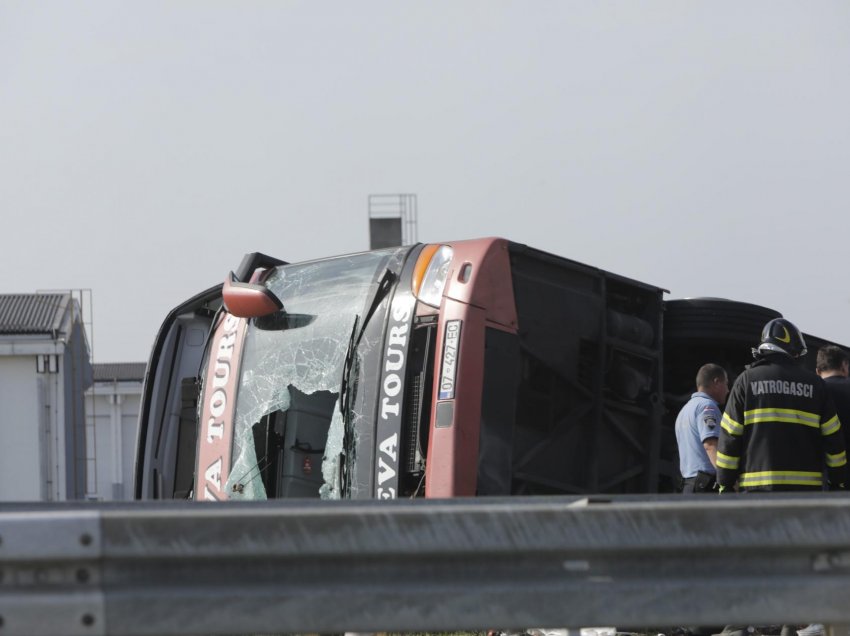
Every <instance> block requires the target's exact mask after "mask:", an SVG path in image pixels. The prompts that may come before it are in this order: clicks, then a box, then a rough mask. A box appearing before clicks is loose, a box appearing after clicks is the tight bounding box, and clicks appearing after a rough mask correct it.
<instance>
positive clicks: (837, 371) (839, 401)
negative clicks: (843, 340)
mask: <svg viewBox="0 0 850 636" xmlns="http://www.w3.org/2000/svg"><path fill="white" fill-rule="evenodd" d="M816 370H817V372H818V375H819V376H820V377H821V378H823V381H824V382H826V390H827V391H829V394H830V396H832V401H833V402H834V403H835V410H836V412H837V413H838V419H839V420H841V430H842V431H844V445H845V446H846V447H847V448H850V378H848V377H847V376H848V375H850V356H848V355H847V352H846V351H844V349H842V348H841V347H837V346H835V345H826V346H823V347H821V348H820V349H819V350H818V358H817V366H816Z"/></svg>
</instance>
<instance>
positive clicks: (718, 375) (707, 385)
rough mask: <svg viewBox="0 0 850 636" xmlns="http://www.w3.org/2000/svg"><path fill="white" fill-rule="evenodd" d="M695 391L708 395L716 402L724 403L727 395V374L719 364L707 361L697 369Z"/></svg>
mask: <svg viewBox="0 0 850 636" xmlns="http://www.w3.org/2000/svg"><path fill="white" fill-rule="evenodd" d="M697 391H702V392H703V393H705V394H706V395H709V396H710V397H711V399H713V400H714V401H715V402H717V403H718V404H725V403H726V397H727V396H728V395H729V376H728V375H727V374H726V369H724V368H723V367H721V366H720V365H719V364H714V363H713V362H709V363H708V364H704V365H702V366H701V367H700V368H699V371H697Z"/></svg>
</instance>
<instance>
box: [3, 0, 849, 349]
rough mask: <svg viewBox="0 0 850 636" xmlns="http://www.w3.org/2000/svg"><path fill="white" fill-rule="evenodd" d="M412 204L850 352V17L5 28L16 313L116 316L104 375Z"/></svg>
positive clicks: (671, 14) (235, 6)
mask: <svg viewBox="0 0 850 636" xmlns="http://www.w3.org/2000/svg"><path fill="white" fill-rule="evenodd" d="M392 192H411V193H416V194H417V195H418V200H419V239H420V240H422V241H439V240H448V239H457V238H474V237H479V236H490V235H497V236H504V237H506V238H510V239H513V240H516V241H520V242H524V243H528V244H530V245H533V246H534V247H538V248H541V249H545V250H547V251H550V252H554V253H557V254H561V255H564V256H567V257H570V258H573V259H575V260H579V261H582V262H585V263H589V264H591V265H595V266H598V267H602V268H604V269H607V270H610V271H614V272H616V273H619V274H623V275H626V276H629V277H632V278H636V279H638V280H642V281H645V282H648V283H652V284H655V285H659V286H661V287H665V288H666V289H669V290H670V291H671V294H670V295H669V296H668V297H669V298H679V297H686V296H719V297H725V298H731V299H734V300H742V301H748V302H753V303H757V304H761V305H766V306H769V307H772V308H774V309H777V310H779V311H781V312H782V313H783V314H785V316H786V317H787V318H789V319H791V320H792V321H795V322H796V323H797V324H798V325H799V326H800V328H801V329H803V330H804V331H807V332H809V333H814V334H817V335H819V336H821V337H824V338H828V339H831V340H835V341H838V342H842V343H847V344H850V285H848V282H847V279H846V270H847V265H846V261H847V256H846V250H845V245H846V243H847V240H848V236H850V231H848V230H850V214H848V201H849V200H850V2H847V1H846V0H839V1H835V2H828V1H819V2H782V1H778V2H773V1H770V2H737V1H736V2H713V1H712V2H685V1H682V0H671V1H657V0H645V1H642V2H637V1H631V0H629V1H625V0H624V1H622V2H590V1H588V2H575V1H574V2H567V1H562V2H542V1H538V2H532V1H528V0H523V1H517V2H508V1H501V0H486V1H465V2H464V1H459V0H451V1H428V2H425V1H407V2H399V1H395V0H393V1H362V0H358V1H356V2H352V1H348V0H345V1H343V0H340V1H337V2H328V1H324V2H323V1H309V2H295V1H290V2H250V1H240V2H228V3H224V2H211V1H205V2H197V1H196V2H189V1H184V2H170V1H169V2H155V1H154V2H152V1H145V2H123V3H118V2H112V1H109V2H81V1H73V2H42V3H33V2H24V1H21V2H17V1H11V2H10V1H0V205H1V206H2V213H3V220H4V239H3V242H2V245H3V260H2V262H3V267H2V270H0V291H2V292H6V293H10V292H31V291H35V290H37V289H55V288H65V287H68V288H91V289H92V291H93V300H94V341H95V351H94V353H95V359H96V361H99V362H114V361H142V360H147V357H148V354H149V351H150V347H151V344H152V342H153V338H154V336H155V334H156V331H157V329H158V327H159V325H160V323H161V320H162V318H163V317H164V316H165V314H166V313H167V312H168V311H169V310H170V309H171V308H172V307H173V306H174V305H176V304H177V303H178V302H180V301H182V300H184V299H185V298H188V297H189V296H191V295H193V294H195V293H196V292H198V291H201V290H202V289H205V288H206V287H209V286H210V285H213V284H215V283H218V282H220V281H221V280H223V277H224V276H225V274H226V273H227V272H228V271H229V270H230V269H234V268H235V267H236V265H237V264H238V263H239V261H240V259H241V257H242V255H243V254H244V253H245V252H249V251H255V250H256V251H263V252H266V253H269V254H273V255H275V256H278V257H280V258H283V259H285V260H289V261H297V260H305V259H310V258H318V257H323V256H330V255H333V254H339V253H346V252H354V251H361V250H363V249H367V248H368V229H367V205H366V201H367V195H368V194H370V193H392Z"/></svg>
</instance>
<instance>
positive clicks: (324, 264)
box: [226, 248, 407, 499]
mask: <svg viewBox="0 0 850 636" xmlns="http://www.w3.org/2000/svg"><path fill="white" fill-rule="evenodd" d="M406 251H407V250H406V249H401V248H398V249H389V250H380V251H373V252H365V253H362V254H355V255H351V256H343V257H339V258H333V259H327V260H321V261H313V262H307V263H299V264H295V265H286V266H280V267H277V268H275V269H274V270H273V271H272V272H271V274H270V275H269V277H268V278H267V279H266V280H265V285H266V286H267V287H268V288H269V289H270V290H271V291H272V292H274V294H275V295H276V296H277V297H278V298H279V299H280V300H281V301H282V302H283V306H284V310H283V311H282V312H278V313H277V314H273V315H271V316H265V317H262V318H255V319H252V320H251V321H250V323H249V325H248V329H247V332H246V335H245V340H244V345H243V352H242V360H241V365H240V370H239V374H240V375H239V385H238V386H239V388H238V394H237V401H236V410H235V417H234V430H233V446H232V452H231V462H232V464H231V467H230V471H229V476H228V479H227V484H226V492H227V496H228V497H229V498H230V499H267V498H280V497H322V498H339V497H340V496H342V495H343V489H342V485H343V484H342V481H343V469H344V464H345V461H346V459H345V455H346V453H349V454H350V453H352V452H353V450H354V449H353V447H355V446H356V443H357V439H356V431H353V432H352V431H346V426H345V418H343V415H342V413H341V409H340V401H341V400H342V399H343V398H344V397H345V396H342V395H341V384H342V381H343V376H344V367H345V366H346V357H347V352H349V348H350V347H351V345H352V335H353V334H352V332H353V330H357V329H362V328H363V325H362V320H363V318H364V317H365V316H363V315H362V314H363V313H364V312H366V311H367V310H368V309H369V308H370V307H369V305H370V299H371V298H373V297H374V295H375V293H376V287H377V286H378V284H379V281H380V279H381V277H382V273H384V272H386V271H387V268H388V267H398V266H399V264H400V263H401V261H402V260H403V254H404V253H405V252H406ZM387 295H389V294H387ZM381 300H382V301H383V299H381ZM386 307H387V302H380V303H378V305H377V307H374V308H373V309H374V311H373V313H372V320H371V323H372V324H373V326H374V329H376V330H378V331H377V333H379V334H383V328H384V327H383V325H385V323H386V320H385V318H386ZM358 325H359V326H358ZM369 333H370V334H374V333H375V332H374V331H373V330H370V332H369ZM358 342H359V344H360V346H359V347H358V346H356V345H355V346H354V347H353V349H355V351H352V352H351V353H350V354H349V355H348V357H349V360H348V363H349V365H350V367H351V369H352V371H351V372H350V373H347V374H345V375H348V376H349V377H350V378H351V380H350V382H349V383H348V384H349V386H348V388H347V389H346V390H347V392H348V393H349V399H348V400H345V402H347V403H349V408H350V409H352V410H353V409H355V408H358V407H357V406H355V400H356V384H357V382H356V378H355V377H354V376H355V375H357V374H359V373H363V372H368V369H369V368H370V366H374V367H375V368H374V370H372V371H371V372H372V373H378V371H379V368H380V360H379V359H378V358H377V357H375V356H371V357H368V356H367V355H366V354H367V353H368V351H369V350H370V349H371V348H372V347H374V348H375V349H376V350H377V349H378V348H379V347H378V346H376V342H375V339H374V336H373V337H372V338H362V339H358ZM367 357H368V360H367ZM352 395H354V396H355V397H354V398H353V399H352ZM352 436H353V437H354V439H350V438H351V437H352Z"/></svg>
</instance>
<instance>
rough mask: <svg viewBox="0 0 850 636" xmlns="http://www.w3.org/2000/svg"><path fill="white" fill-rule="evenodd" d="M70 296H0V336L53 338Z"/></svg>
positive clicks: (60, 323) (59, 325)
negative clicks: (45, 334) (44, 336)
mask: <svg viewBox="0 0 850 636" xmlns="http://www.w3.org/2000/svg"><path fill="white" fill-rule="evenodd" d="M69 300H70V294H0V334H39V333H47V334H52V333H53V332H54V331H55V330H57V329H59V328H60V327H61V325H62V318H63V316H64V314H65V309H66V308H67V306H68V301H69Z"/></svg>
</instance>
